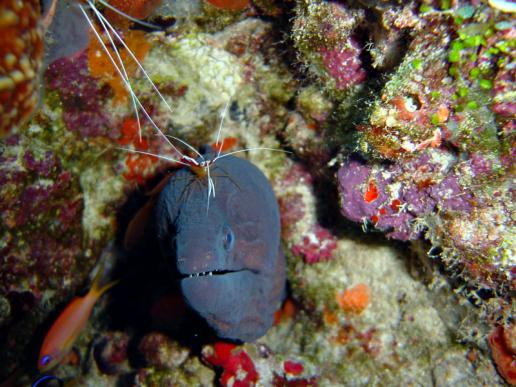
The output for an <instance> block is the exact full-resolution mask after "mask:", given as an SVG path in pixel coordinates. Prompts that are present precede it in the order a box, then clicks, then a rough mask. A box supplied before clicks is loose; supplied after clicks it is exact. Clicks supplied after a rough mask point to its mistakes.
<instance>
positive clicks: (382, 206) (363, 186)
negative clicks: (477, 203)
mask: <svg viewBox="0 0 516 387" xmlns="http://www.w3.org/2000/svg"><path fill="white" fill-rule="evenodd" d="M436 152H437V151H436ZM440 169H441V166H440V165H439V164H438V163H437V162H434V161H432V160H431V159H430V156H429V155H428V154H423V155H422V156H421V157H419V158H417V159H414V160H412V161H410V162H407V163H405V164H400V165H393V166H391V167H387V168H385V169H381V168H380V169H373V168H372V167H370V166H366V165H364V164H362V163H360V162H358V161H349V162H347V163H346V164H345V165H343V166H342V167H341V168H340V170H339V173H338V179H339V191H340V194H341V199H342V201H341V204H342V210H341V211H342V214H343V215H344V216H345V217H346V218H348V219H350V220H353V221H355V222H360V223H364V222H370V223H373V225H374V226H375V227H376V228H377V229H379V230H382V231H385V232H386V235H387V236H388V237H390V238H394V239H399V240H402V241H406V240H411V239H417V238H419V237H420V233H421V231H422V230H421V229H419V228H418V227H417V222H416V219H417V218H421V217H424V216H426V215H430V214H432V213H434V212H436V211H437V210H438V209H439V210H440V211H442V212H446V211H467V210H469V209H471V207H472V205H471V203H470V201H471V199H472V193H471V192H470V191H468V190H466V189H464V187H462V186H461V185H460V182H459V176H458V175H457V174H456V173H455V172H453V171H451V172H448V173H443V172H442V171H441V170H440ZM371 181H373V182H374V183H375V184H376V185H375V187H377V188H376V189H377V195H378V196H377V198H376V199H375V200H373V201H367V200H365V199H364V197H365V196H366V197H367V195H366V193H367V190H368V189H369V188H370V182H371Z"/></svg>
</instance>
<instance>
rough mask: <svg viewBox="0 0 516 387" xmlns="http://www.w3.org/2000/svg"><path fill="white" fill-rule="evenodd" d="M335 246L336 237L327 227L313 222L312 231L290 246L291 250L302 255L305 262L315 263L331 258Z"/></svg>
mask: <svg viewBox="0 0 516 387" xmlns="http://www.w3.org/2000/svg"><path fill="white" fill-rule="evenodd" d="M336 248H337V238H336V237H335V236H334V235H332V234H331V233H330V231H328V230H327V229H325V228H323V227H321V226H320V225H318V224H315V225H313V226H312V232H311V233H309V234H308V235H304V236H303V243H301V244H297V245H294V246H293V247H292V252H293V253H294V254H296V255H301V256H303V257H304V259H305V262H306V263H316V262H320V261H327V260H329V259H331V258H332V256H333V251H334V250H335V249H336Z"/></svg>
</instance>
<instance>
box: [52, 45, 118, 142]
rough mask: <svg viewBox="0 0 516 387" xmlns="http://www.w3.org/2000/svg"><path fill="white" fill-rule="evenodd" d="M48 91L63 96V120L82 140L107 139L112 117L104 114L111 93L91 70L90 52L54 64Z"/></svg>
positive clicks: (62, 59)
mask: <svg viewBox="0 0 516 387" xmlns="http://www.w3.org/2000/svg"><path fill="white" fill-rule="evenodd" d="M45 77H46V80H47V82H48V87H49V89H51V90H56V91H58V92H59V95H60V97H61V102H62V104H63V110H64V111H63V120H64V122H65V124H66V126H67V128H68V129H69V130H72V131H77V132H79V133H80V135H81V136H82V137H96V136H106V135H107V134H108V130H107V129H108V125H109V116H108V114H107V113H106V112H105V111H104V108H103V106H104V100H105V99H106V98H107V97H108V95H107V94H108V89H107V88H100V87H99V86H98V84H97V82H96V80H95V78H93V77H92V76H91V75H90V73H89V70H88V62H87V53H86V51H84V52H82V53H81V54H79V55H77V56H74V57H70V58H68V57H65V58H61V59H58V60H56V61H55V62H54V63H52V64H51V65H50V66H49V68H48V70H47V71H46V73H45Z"/></svg>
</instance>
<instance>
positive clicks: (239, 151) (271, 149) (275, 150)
mask: <svg viewBox="0 0 516 387" xmlns="http://www.w3.org/2000/svg"><path fill="white" fill-rule="evenodd" d="M255 150H268V151H271V152H282V153H292V152H290V151H286V150H283V149H276V148H265V147H254V148H245V149H239V150H237V151H233V152H228V153H224V154H223V155H221V156H217V157H215V158H214V159H213V160H212V163H214V162H215V161H217V160H219V159H223V158H224V157H226V156H231V155H234V154H236V153H243V152H249V151H255Z"/></svg>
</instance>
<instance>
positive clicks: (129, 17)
mask: <svg viewBox="0 0 516 387" xmlns="http://www.w3.org/2000/svg"><path fill="white" fill-rule="evenodd" d="M97 1H98V2H99V3H100V4H102V5H103V6H104V7H106V8H108V9H110V10H111V11H113V12H115V13H117V14H119V15H120V16H123V17H125V18H126V19H127V20H130V21H132V22H133V23H136V24H140V25H141V26H144V27H147V28H150V29H153V30H159V29H161V28H160V27H158V26H156V25H154V24H151V23H147V22H144V21H143V20H140V19H137V18H135V17H132V16H131V15H128V14H126V13H125V12H123V11H121V10H119V9H118V8H116V7H113V6H112V5H111V4H109V3H108V2H107V1H104V0H97ZM89 2H90V1H88V3H89Z"/></svg>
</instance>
